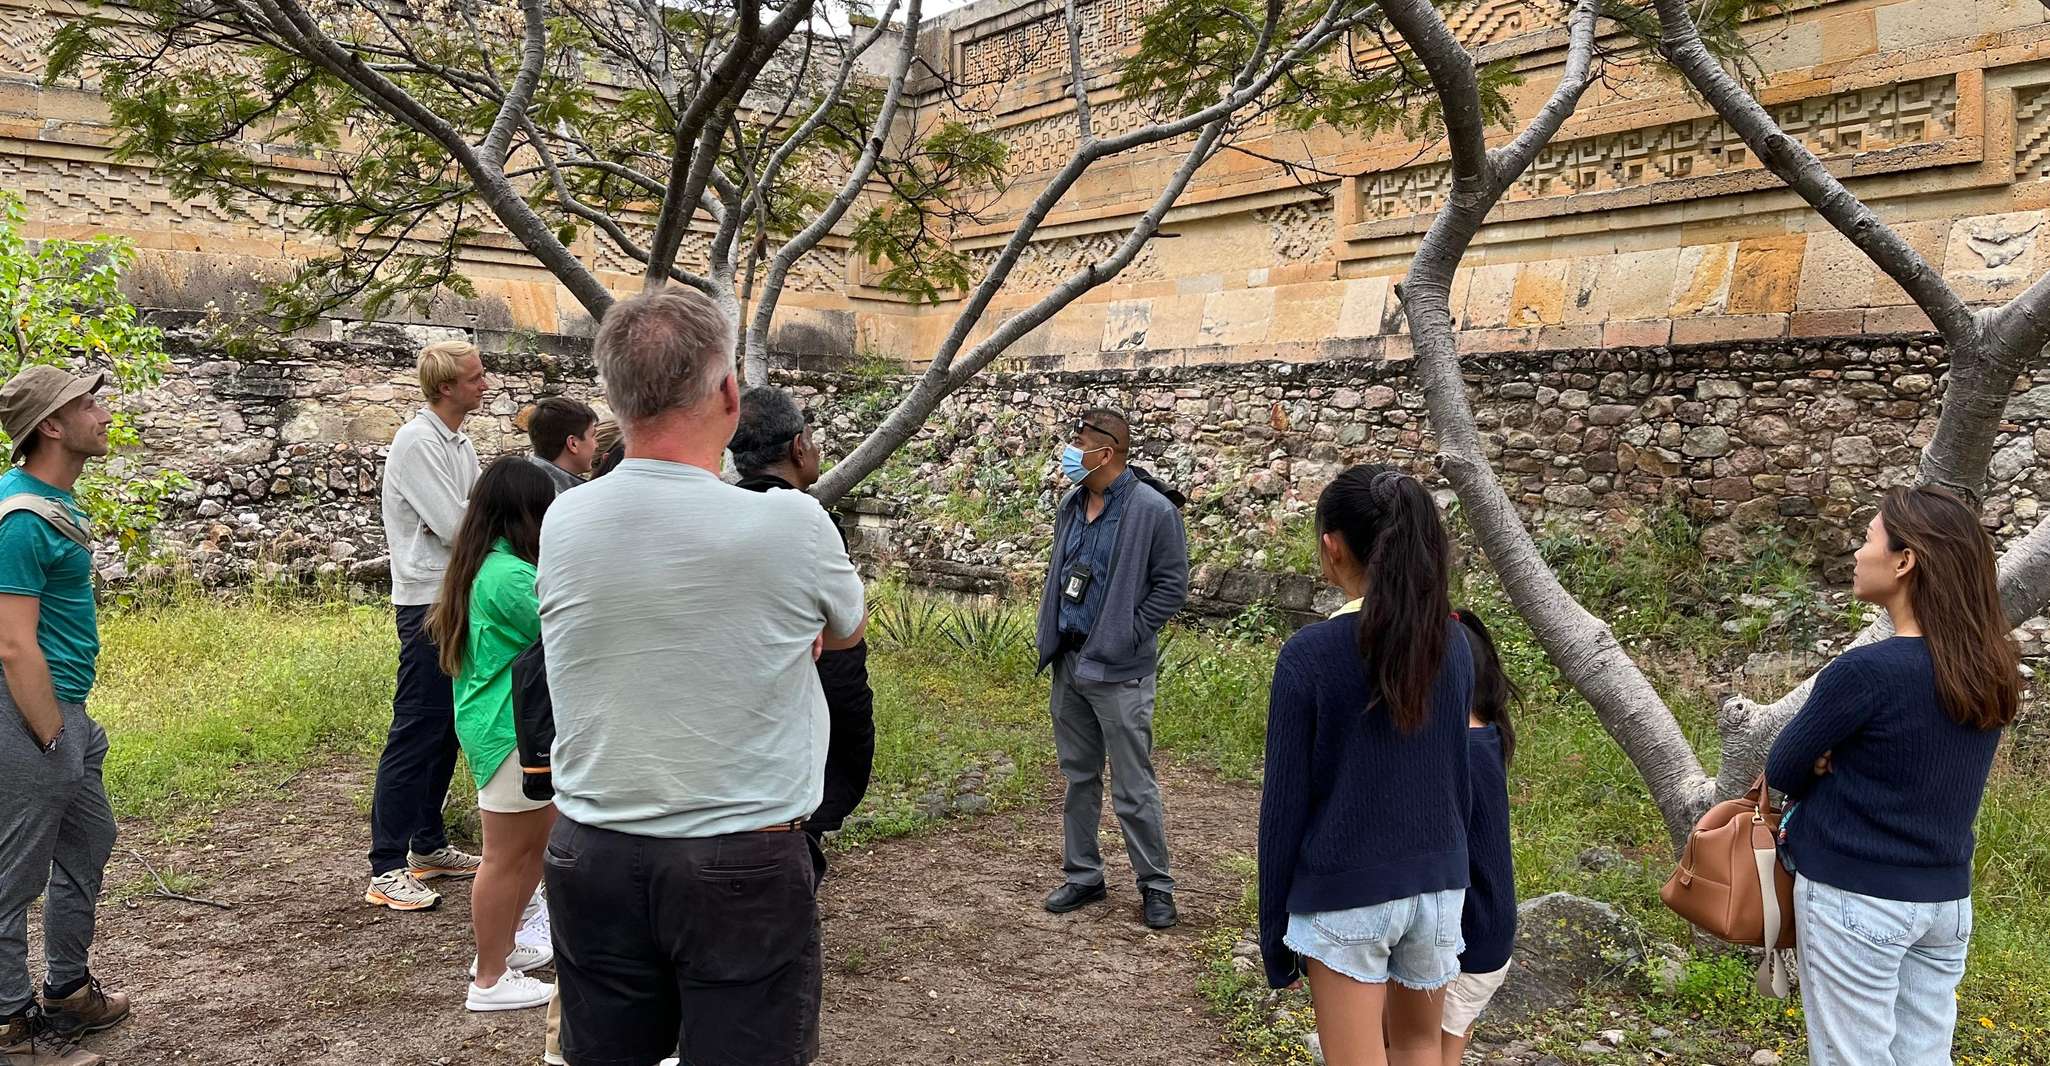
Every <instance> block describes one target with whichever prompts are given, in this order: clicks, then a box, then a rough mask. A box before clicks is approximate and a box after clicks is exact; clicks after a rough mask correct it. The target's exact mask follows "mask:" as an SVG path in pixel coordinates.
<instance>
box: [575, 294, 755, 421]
mask: <svg viewBox="0 0 2050 1066" xmlns="http://www.w3.org/2000/svg"><path fill="white" fill-rule="evenodd" d="M733 341H734V333H733V320H732V319H729V318H727V317H726V313H725V312H724V311H721V310H719V305H717V304H715V303H713V302H712V300H711V298H710V297H708V296H706V295H705V294H704V293H701V292H699V291H697V290H696V289H692V288H687V287H685V286H681V285H671V286H669V287H667V288H664V289H658V290H656V291H654V292H644V293H641V294H640V295H638V296H634V297H631V298H628V299H625V300H621V301H620V302H618V303H616V304H613V305H612V309H611V310H609V311H607V312H605V321H604V323H603V324H601V325H600V326H599V327H598V339H597V340H596V341H594V342H593V343H592V345H591V355H592V358H593V359H595V360H596V361H597V363H598V373H599V374H600V375H601V376H603V377H604V379H605V398H606V400H607V401H608V402H609V403H610V405H611V407H612V409H613V410H614V411H615V412H617V413H618V415H619V417H620V419H621V420H622V421H626V422H637V421H640V420H642V419H647V418H653V417H655V416H656V415H659V414H662V413H663V412H665V411H673V410H676V409H678V408H687V407H695V406H697V405H698V404H699V403H701V402H703V401H704V399H705V397H707V396H710V395H711V394H712V393H713V391H714V390H716V389H718V387H719V382H721V381H722V380H724V379H725V378H726V375H728V374H731V373H732V372H733Z"/></svg>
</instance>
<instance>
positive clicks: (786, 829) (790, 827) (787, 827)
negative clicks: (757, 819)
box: [748, 818, 804, 833]
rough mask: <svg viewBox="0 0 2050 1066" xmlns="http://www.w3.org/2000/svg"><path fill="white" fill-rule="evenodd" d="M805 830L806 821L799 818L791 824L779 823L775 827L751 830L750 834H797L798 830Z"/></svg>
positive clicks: (768, 826)
mask: <svg viewBox="0 0 2050 1066" xmlns="http://www.w3.org/2000/svg"><path fill="white" fill-rule="evenodd" d="M803 828H804V819H802V818H799V819H796V820H795V821H789V822H777V823H776V824H775V825H765V826H763V827H761V828H760V829H750V830H748V832H750V833H795V832H797V831H798V830H800V829H803Z"/></svg>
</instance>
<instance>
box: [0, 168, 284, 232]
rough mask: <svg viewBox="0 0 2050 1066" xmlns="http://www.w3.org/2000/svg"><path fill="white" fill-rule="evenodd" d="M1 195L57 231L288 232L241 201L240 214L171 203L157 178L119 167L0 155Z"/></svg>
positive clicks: (208, 203)
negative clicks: (16, 198) (10, 194)
mask: <svg viewBox="0 0 2050 1066" xmlns="http://www.w3.org/2000/svg"><path fill="white" fill-rule="evenodd" d="M0 188H6V189H11V190H13V191H14V192H15V193H17V194H18V195H20V196H21V198H22V199H23V200H24V201H25V202H26V203H27V205H28V216H29V218H31V219H34V220H36V221H38V222H47V223H52V224H56V225H88V224H89V225H93V226H100V227H103V228H106V229H109V230H114V231H130V232H133V231H136V230H171V231H175V232H177V233H179V234H181V235H184V236H188V237H220V238H241V237H249V236H254V235H275V234H277V233H279V232H282V231H285V230H287V229H289V227H288V226H287V225H286V221H287V220H286V219H285V218H284V217H283V214H284V212H283V209H281V208H278V207H275V206H270V205H266V204H263V203H262V202H260V201H243V202H241V203H240V204H239V205H238V206H239V207H240V209H241V210H240V211H238V210H236V209H233V208H226V207H222V206H220V205H219V204H216V203H214V202H213V201H212V200H210V199H206V198H200V199H184V198H181V197H177V196H173V195H171V191H170V189H169V188H168V186H167V185H166V183H165V181H164V179H163V178H162V177H160V176H159V175H158V174H157V172H156V171H154V170H151V169H149V168H148V167H140V166H129V165H126V164H121V163H112V162H87V161H84V160H78V159H52V158H48V157H42V156H28V155H17V154H15V153H13V152H0ZM245 212H246V213H245Z"/></svg>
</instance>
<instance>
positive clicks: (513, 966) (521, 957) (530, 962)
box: [470, 944, 555, 977]
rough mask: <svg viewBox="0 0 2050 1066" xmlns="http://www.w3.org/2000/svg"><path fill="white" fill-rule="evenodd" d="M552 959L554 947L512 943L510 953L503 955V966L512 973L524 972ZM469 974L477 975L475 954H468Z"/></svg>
mask: <svg viewBox="0 0 2050 1066" xmlns="http://www.w3.org/2000/svg"><path fill="white" fill-rule="evenodd" d="M554 961H555V949H554V948H553V947H551V946H549V945H547V944H543V945H541V946H539V947H533V946H530V945H527V944H514V945H513V949H512V954H510V955H507V956H506V957H505V968H506V969H507V970H509V971H511V972H513V973H526V972H527V971H528V970H538V969H540V968H541V967H543V966H546V965H548V964H549V963H551V962H554ZM470 976H471V977H475V976H477V957H476V956H475V955H472V956H470Z"/></svg>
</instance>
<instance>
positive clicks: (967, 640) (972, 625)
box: [946, 601, 1038, 666]
mask: <svg viewBox="0 0 2050 1066" xmlns="http://www.w3.org/2000/svg"><path fill="white" fill-rule="evenodd" d="M946 634H947V641H948V643H950V644H952V645H953V646H954V649H955V651H956V652H958V653H959V654H961V655H964V656H966V657H968V658H969V659H972V660H974V661H976V662H979V663H982V664H984V665H988V666H1001V665H1007V664H1008V665H1019V664H1023V663H1028V662H1029V663H1031V664H1032V665H1034V666H1037V665H1038V663H1037V661H1036V660H1034V659H1033V655H1034V646H1033V641H1034V637H1035V636H1036V633H1035V631H1034V629H1033V624H1032V619H1031V616H1029V615H1027V614H1025V613H1024V612H1023V611H1022V610H1020V609H1018V608H1017V607H1006V606H1004V605H1002V604H996V603H989V602H986V601H978V602H976V603H974V604H971V605H969V606H968V607H966V608H962V609H959V610H956V611H955V612H954V616H953V618H952V619H950V620H949V622H948V625H947V629H946Z"/></svg>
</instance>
